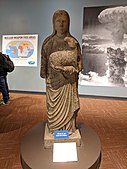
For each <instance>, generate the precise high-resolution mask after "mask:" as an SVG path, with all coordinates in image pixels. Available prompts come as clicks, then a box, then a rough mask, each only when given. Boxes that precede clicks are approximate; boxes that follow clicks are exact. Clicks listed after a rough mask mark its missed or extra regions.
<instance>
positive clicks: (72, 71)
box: [64, 66, 77, 75]
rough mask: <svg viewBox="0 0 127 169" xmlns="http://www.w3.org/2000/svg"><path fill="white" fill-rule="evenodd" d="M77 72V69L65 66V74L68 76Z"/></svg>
mask: <svg viewBox="0 0 127 169" xmlns="http://www.w3.org/2000/svg"><path fill="white" fill-rule="evenodd" d="M75 72H77V70H76V69H75V67H73V66H64V73H67V74H70V75H71V74H73V73H75Z"/></svg>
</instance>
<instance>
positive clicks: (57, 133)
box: [54, 130, 69, 139]
mask: <svg viewBox="0 0 127 169" xmlns="http://www.w3.org/2000/svg"><path fill="white" fill-rule="evenodd" d="M68 137H69V134H68V130H56V131H54V139H57V138H59V139H64V138H68Z"/></svg>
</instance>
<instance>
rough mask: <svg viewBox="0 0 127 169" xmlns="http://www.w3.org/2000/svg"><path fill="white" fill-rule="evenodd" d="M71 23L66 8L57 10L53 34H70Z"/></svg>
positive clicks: (54, 16) (54, 17)
mask: <svg viewBox="0 0 127 169" xmlns="http://www.w3.org/2000/svg"><path fill="white" fill-rule="evenodd" d="M69 25H70V17H69V14H68V13H67V12H66V11H65V10H57V11H56V12H55V13H54V15H53V34H64V35H65V34H66V35H67V34H68V33H69Z"/></svg>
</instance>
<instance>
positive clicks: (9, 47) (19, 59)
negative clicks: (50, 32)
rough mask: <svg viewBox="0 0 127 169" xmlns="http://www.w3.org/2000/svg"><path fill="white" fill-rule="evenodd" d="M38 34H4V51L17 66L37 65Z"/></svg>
mask: <svg viewBox="0 0 127 169" xmlns="http://www.w3.org/2000/svg"><path fill="white" fill-rule="evenodd" d="M37 47H38V35H37V34H32V35H3V36H2V52H3V53H4V54H7V55H8V56H9V57H10V58H11V60H12V61H13V62H14V65H15V66H32V67H36V66H37Z"/></svg>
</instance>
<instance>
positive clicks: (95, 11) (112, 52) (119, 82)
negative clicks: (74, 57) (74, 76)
mask: <svg viewBox="0 0 127 169" xmlns="http://www.w3.org/2000/svg"><path fill="white" fill-rule="evenodd" d="M82 55H83V65H84V68H83V71H82V72H81V73H80V76H79V84H80V85H90V86H92V85H93V86H111V87H114V86H115V87H127V6H122V5H121V6H100V7H84V10H83V32H82Z"/></svg>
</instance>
